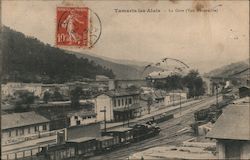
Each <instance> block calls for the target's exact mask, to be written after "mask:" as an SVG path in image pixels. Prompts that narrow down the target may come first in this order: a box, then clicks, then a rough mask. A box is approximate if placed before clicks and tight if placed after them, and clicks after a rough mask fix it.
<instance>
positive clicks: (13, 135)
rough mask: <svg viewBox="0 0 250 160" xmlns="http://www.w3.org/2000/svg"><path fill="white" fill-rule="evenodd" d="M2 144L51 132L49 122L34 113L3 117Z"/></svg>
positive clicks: (13, 114)
mask: <svg viewBox="0 0 250 160" xmlns="http://www.w3.org/2000/svg"><path fill="white" fill-rule="evenodd" d="M1 125H2V144H9V143H12V141H19V140H21V139H23V138H25V137H27V136H31V135H38V134H40V133H41V132H46V131H49V120H48V119H47V118H45V117H43V116H41V115H39V114H37V113H35V112H34V111H32V112H23V113H12V114H5V115H2V123H1Z"/></svg>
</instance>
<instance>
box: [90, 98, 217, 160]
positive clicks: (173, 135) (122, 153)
mask: <svg viewBox="0 0 250 160" xmlns="http://www.w3.org/2000/svg"><path fill="white" fill-rule="evenodd" d="M219 100H221V98H220V99H219ZM215 101H216V100H215V98H214V97H210V98H207V99H206V100H204V101H202V102H200V103H196V104H192V105H190V106H188V107H186V108H183V109H182V111H181V110H180V109H176V110H173V111H170V112H172V113H174V117H175V118H174V119H171V120H169V121H166V122H163V123H160V124H159V126H160V128H161V130H162V131H161V133H160V134H159V135H158V136H155V137H152V138H150V139H147V140H144V141H141V142H137V143H132V144H130V146H127V147H124V148H120V149H117V150H115V151H112V152H110V153H106V154H103V155H100V156H94V157H90V158H89V160H103V159H107V160H108V159H126V158H128V157H129V156H130V155H132V154H134V153H136V152H139V151H143V150H146V149H148V148H152V147H156V146H164V145H180V144H181V143H182V142H183V141H185V140H188V139H190V138H192V137H193V135H192V132H190V131H188V130H190V129H191V128H190V124H192V123H193V122H194V116H193V113H194V112H195V111H196V110H198V109H201V108H207V107H209V106H210V105H211V104H214V103H215Z"/></svg>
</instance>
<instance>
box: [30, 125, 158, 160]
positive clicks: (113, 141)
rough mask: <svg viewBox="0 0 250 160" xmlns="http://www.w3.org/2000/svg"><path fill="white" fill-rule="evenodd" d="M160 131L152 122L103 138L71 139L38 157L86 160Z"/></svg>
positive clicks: (43, 151)
mask: <svg viewBox="0 0 250 160" xmlns="http://www.w3.org/2000/svg"><path fill="white" fill-rule="evenodd" d="M160 131H161V129H160V128H159V127H158V126H157V125H156V124H155V123H152V122H147V123H145V124H137V125H135V126H134V127H132V128H124V127H121V128H115V129H112V130H108V131H107V132H105V133H103V135H102V136H101V137H82V138H76V139H70V140H66V141H65V142H64V143H61V144H55V145H50V146H47V147H43V149H42V151H41V152H40V153H38V154H37V157H44V159H46V160H76V159H77V160H78V159H79V160H80V159H86V157H90V156H93V155H97V154H102V153H105V152H108V151H111V150H114V149H117V148H119V147H124V146H126V145H128V144H131V143H133V142H137V141H141V140H144V139H147V138H149V137H152V136H155V135H157V134H159V133H160ZM34 160H36V159H34ZM39 160H40V159H39Z"/></svg>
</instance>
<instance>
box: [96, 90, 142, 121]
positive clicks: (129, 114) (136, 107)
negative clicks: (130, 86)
mask: <svg viewBox="0 0 250 160" xmlns="http://www.w3.org/2000/svg"><path fill="white" fill-rule="evenodd" d="M139 95H140V93H139V91H131V90H126V89H120V90H110V91H108V92H105V93H103V94H100V95H98V96H96V98H95V105H96V106H95V111H96V114H97V121H103V120H104V119H105V116H106V121H124V120H127V119H132V118H135V117H137V116H138V115H139V112H140V103H139V102H140V101H139Z"/></svg>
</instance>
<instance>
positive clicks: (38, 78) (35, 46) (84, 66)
mask: <svg viewBox="0 0 250 160" xmlns="http://www.w3.org/2000/svg"><path fill="white" fill-rule="evenodd" d="M1 38H2V44H1V45H2V46H1V47H2V51H3V60H2V63H3V64H2V69H3V74H2V75H3V76H2V80H3V82H6V81H16V82H27V83H28V82H36V83H63V82H67V81H76V80H83V79H86V78H87V79H94V78H95V76H96V75H105V76H107V77H109V78H114V77H115V75H114V73H113V71H112V69H110V68H107V67H103V66H101V65H100V64H97V63H96V62H94V61H92V60H89V59H87V58H82V57H77V56H76V55H74V54H69V53H67V52H66V51H64V50H62V49H59V48H55V47H52V46H50V45H48V44H44V43H43V42H41V41H39V40H38V39H36V38H33V37H27V36H25V35H24V34H23V33H20V32H17V31H14V30H12V29H10V28H8V27H3V32H2V33H1Z"/></svg>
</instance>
